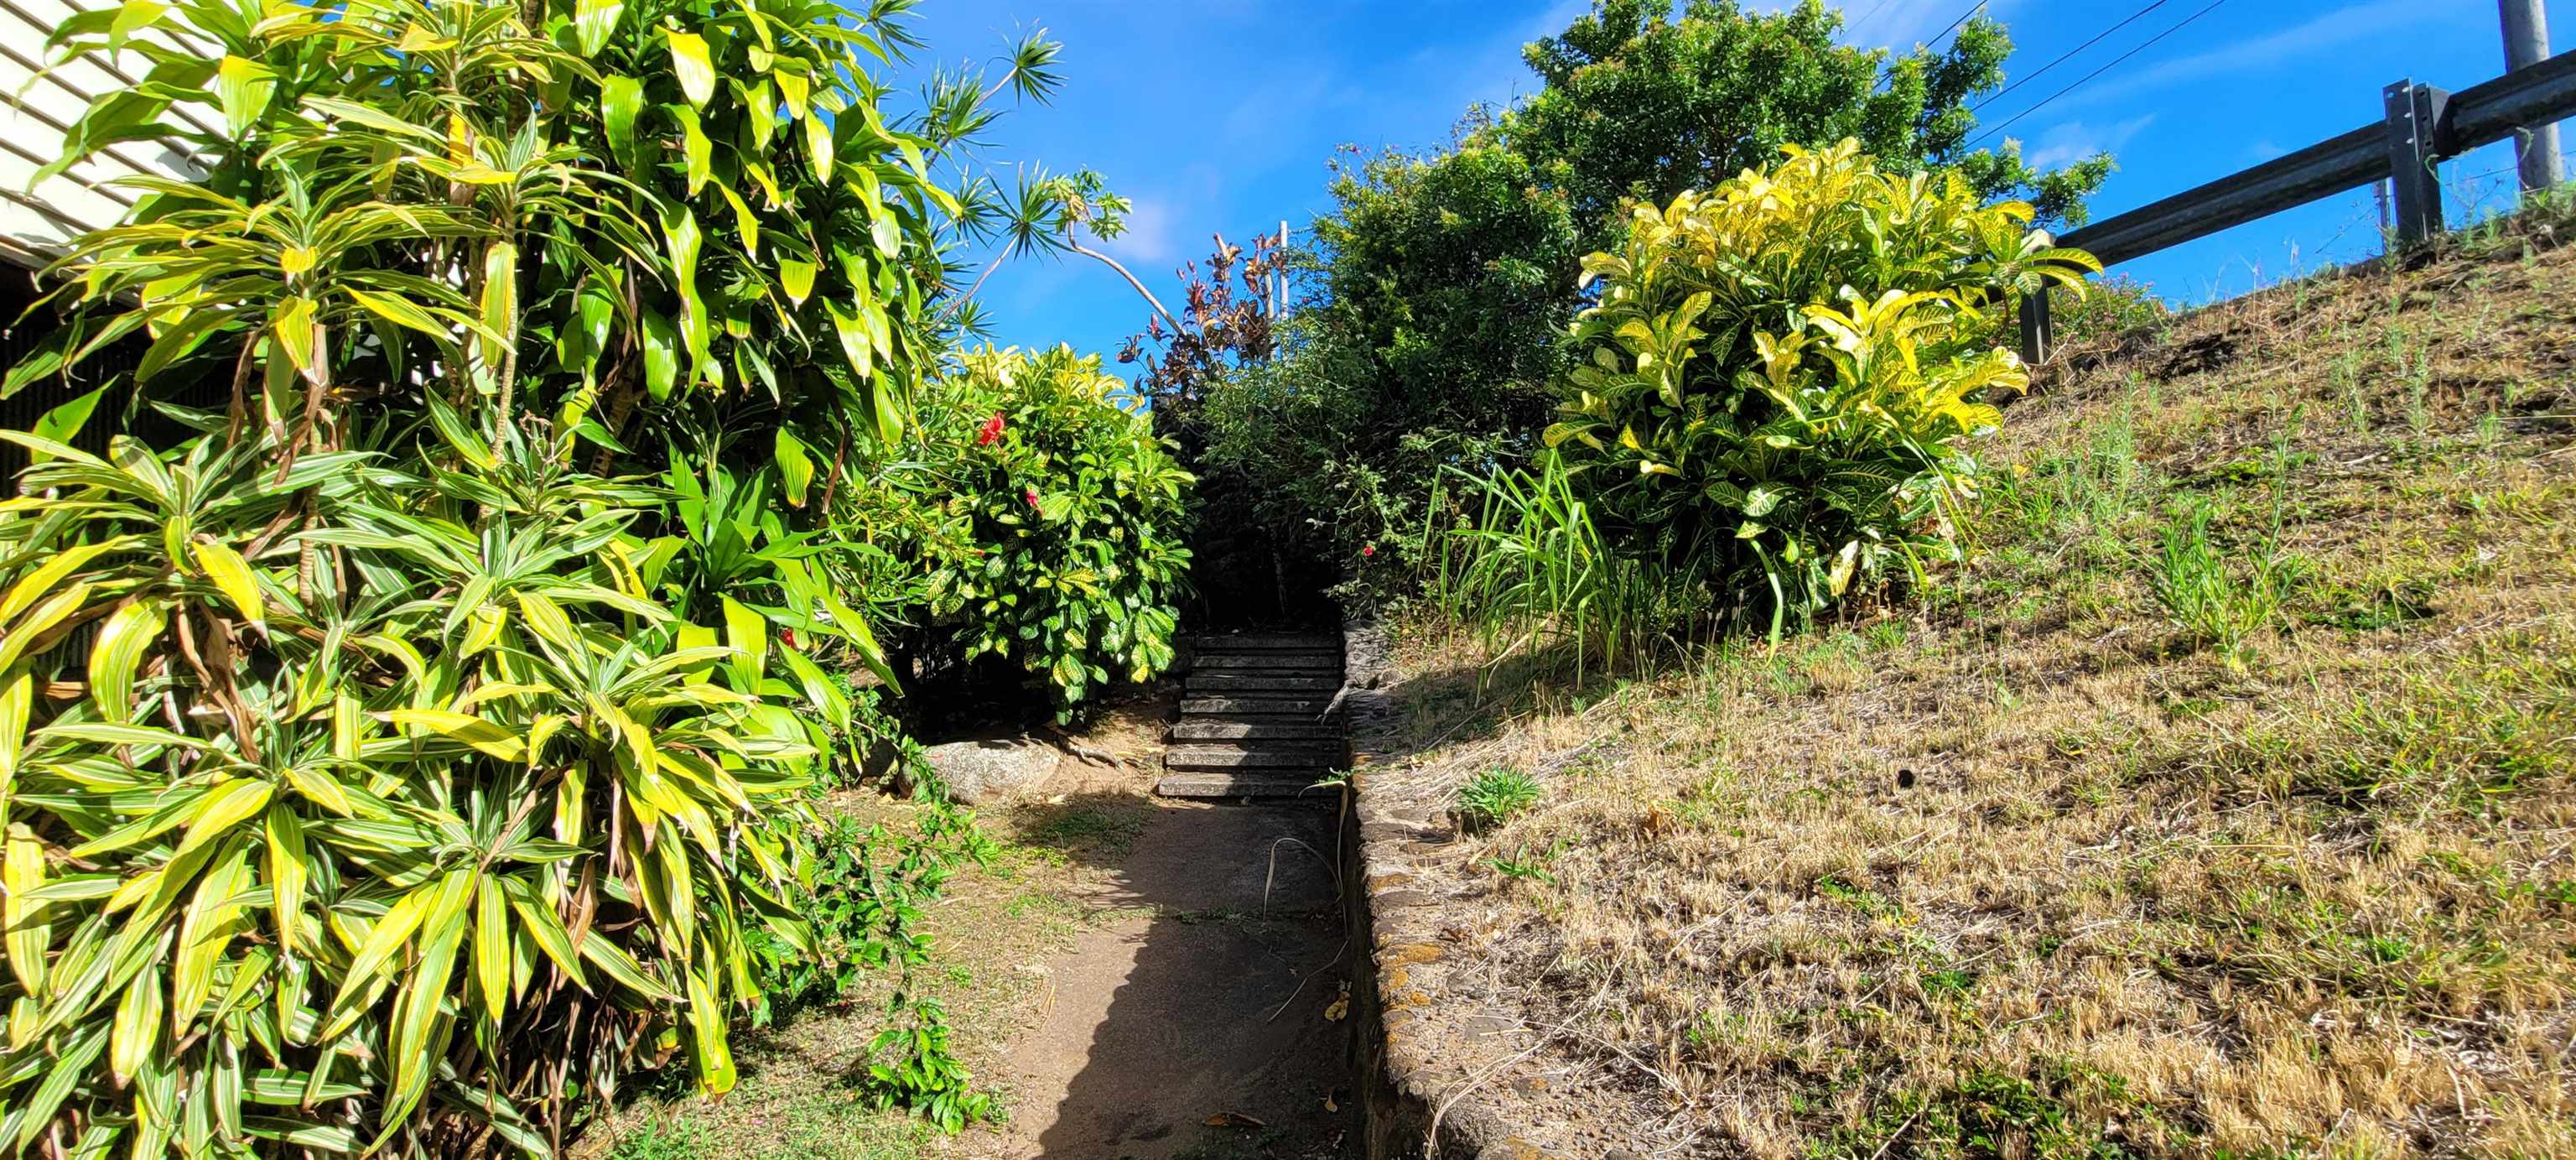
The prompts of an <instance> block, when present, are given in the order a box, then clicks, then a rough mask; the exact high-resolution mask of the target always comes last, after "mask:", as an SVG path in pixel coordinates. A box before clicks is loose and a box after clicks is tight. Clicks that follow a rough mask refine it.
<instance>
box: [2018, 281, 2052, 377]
mask: <svg viewBox="0 0 2576 1160" xmlns="http://www.w3.org/2000/svg"><path fill="white" fill-rule="evenodd" d="M2056 347H2057V320H2056V319H2053V318H2050V317H2049V316H2048V291H2046V290H2042V291H2040V292H2039V293H2037V294H2024V295H2022V296H2021V361H2022V363H2023V364H2024V365H2026V366H2034V367H2035V366H2038V365H2039V364H2041V363H2043V362H2046V361H2048V356H2049V354H2050V352H2051V351H2053V350H2055V349H2056Z"/></svg>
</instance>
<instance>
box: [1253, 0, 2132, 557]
mask: <svg viewBox="0 0 2576 1160" xmlns="http://www.w3.org/2000/svg"><path fill="white" fill-rule="evenodd" d="M1842 24H1843V18H1842V16H1841V14H1840V13H1839V12H1837V11H1835V10H1833V9H1830V8H1828V7H1826V6H1825V5H1824V4H1823V3H1822V2H1821V0H1803V2H1802V3H1800V4H1799V5H1797V6H1796V7H1794V8H1792V9H1790V10H1788V11H1786V12H1782V13H1778V14H1763V13H1758V12H1749V11H1747V10H1745V8H1744V7H1743V6H1741V5H1739V4H1737V3H1734V2H1732V0H1690V2H1689V3H1688V4H1687V5H1685V6H1683V7H1682V8H1680V9H1679V10H1678V11H1676V10H1675V9H1674V8H1673V6H1672V5H1671V4H1670V3H1669V2H1668V0H1596V3H1595V6H1594V10H1593V11H1592V12H1590V13H1588V14H1586V15H1584V16H1582V17H1579V18H1577V19H1576V20H1575V21H1574V22H1573V23H1572V24H1571V25H1570V26H1568V27H1567V28H1566V29H1565V31H1564V32H1562V33H1560V34H1559V35H1556V36H1552V37H1547V38H1545V39H1542V40H1539V41H1537V42H1536V43H1533V44H1531V45H1529V46H1528V48H1527V50H1526V53H1525V56H1526V59H1527V60H1528V63H1529V64H1530V67H1531V68H1532V69H1534V70H1535V71H1536V72H1537V73H1538V76H1539V78H1540V80H1542V81H1543V82H1544V87H1543V88H1541V90H1540V91H1539V92H1538V93H1536V94H1535V95H1533V96H1531V97H1529V98H1527V99H1526V100H1524V101H1522V102H1520V103H1519V104H1518V105H1517V106H1515V107H1513V108H1509V109H1504V110H1500V111H1487V110H1481V109H1480V110H1475V111H1471V113H1470V117H1469V119H1468V121H1467V122H1466V123H1465V125H1464V126H1463V128H1462V131H1461V133H1460V135H1459V137H1458V140H1457V142H1456V144H1455V146H1454V147H1453V148H1452V149H1450V150H1448V151H1446V152H1442V153H1439V154H1436V155H1433V156H1428V157H1412V156H1404V155H1400V154H1388V155H1386V156H1382V157H1376V158H1372V159H1369V160H1366V161H1364V162H1362V163H1361V164H1359V165H1357V166H1354V167H1349V168H1345V169H1343V170H1342V171H1341V172H1340V173H1339V175H1338V176H1337V178H1336V180H1335V182H1334V185H1333V195H1334V198H1335V202H1336V205H1335V207H1334V209H1333V211H1332V212H1331V213H1328V214H1326V215H1324V216H1322V217H1320V218H1318V219H1317V220H1316V221H1315V223H1314V230H1313V232H1314V236H1315V248H1314V253H1313V255H1312V266H1313V274H1312V277H1313V278H1314V279H1316V280H1317V282H1319V286H1318V289H1319V290H1320V293H1319V295H1318V298H1317V301H1316V303H1315V304H1314V305H1313V306H1312V307H1311V308H1309V309H1307V310H1305V311H1303V312H1302V313H1301V314H1300V315H1299V316H1298V317H1297V318H1296V319H1295V320H1294V321H1293V322H1292V324H1291V325H1290V326H1289V327H1287V328H1286V334H1287V336H1286V338H1285V339H1284V340H1283V346H1282V350H1283V351H1284V355H1283V357H1282V358H1280V359H1278V360H1276V361H1275V362H1273V363H1272V364H1270V365H1267V366H1254V367H1249V368H1246V369H1244V370H1242V371H1239V372H1237V373H1235V374H1233V375H1232V376H1231V378H1230V388H1229V389H1228V390H1223V391H1218V392H1214V393H1212V394H1211V395H1210V400H1209V403H1208V412H1209V414H1210V416H1211V422H1212V423H1213V424H1215V425H1216V426H1217V427H1219V428H1221V429H1219V430H1216V431H1214V432H1212V433H1211V434H1210V435H1209V437H1208V451H1207V470H1206V474H1208V475H1209V476H1210V484H1209V487H1210V490H1211V491H1225V490H1231V489H1232V487H1233V485H1232V484H1231V483H1230V482H1229V481H1228V479H1227V478H1226V477H1227V476H1229V475H1233V476H1241V477H1243V478H1245V479H1247V480H1249V481H1250V482H1249V484H1248V486H1247V489H1246V490H1248V491H1249V492H1250V493H1251V494H1252V495H1254V496H1255V497H1257V502H1258V503H1259V505H1260V506H1261V508H1262V510H1263V511H1264V512H1265V513H1266V515H1265V524H1266V528H1267V530H1268V531H1270V532H1271V533H1272V534H1273V535H1275V536H1277V537H1279V538H1280V539H1281V540H1283V541H1285V542H1291V543H1298V544H1300V545H1303V546H1306V547H1308V548H1311V549H1319V550H1322V551H1324V552H1326V553H1328V554H1329V555H1330V556H1331V558H1333V559H1336V560H1339V561H1343V562H1345V563H1346V564H1347V565H1348V566H1350V567H1351V568H1352V569H1353V572H1352V575H1353V576H1354V577H1355V578H1356V579H1357V580H1358V582H1359V583H1358V584H1357V586H1356V589H1355V590H1376V591H1389V590H1392V589H1393V588H1395V587H1397V586H1400V585H1402V584H1403V583H1405V582H1406V577H1407V576H1408V575H1409V574H1410V572H1411V570H1412V569H1414V568H1416V567H1418V566H1419V565H1420V564H1421V563H1422V562H1423V561H1422V559H1421V556H1420V552H1421V550H1422V549H1423V548H1424V547H1425V546H1426V545H1427V544H1428V543H1429V542H1430V541H1428V540H1426V538H1425V536H1426V533H1427V532H1428V531H1429V530H1431V529H1433V528H1435V527H1445V526H1446V525H1447V523H1448V522H1450V521H1451V520H1453V519H1454V518H1456V517H1457V516H1458V515H1460V514H1463V513H1459V512H1455V511H1448V510H1435V509H1437V508H1441V507H1442V504H1443V502H1444V501H1443V500H1442V499H1441V491H1440V483H1439V480H1440V478H1441V476H1442V474H1443V472H1444V470H1445V469H1447V468H1449V467H1453V466H1454V467H1460V468H1464V469H1466V470H1468V471H1470V472H1471V473H1473V474H1478V475H1481V474H1482V473H1483V472H1484V470H1485V469H1486V468H1487V467H1489V466H1492V465H1494V464H1497V463H1500V464H1506V465H1508V464H1511V463H1515V462H1519V461H1521V460H1522V458H1523V457H1524V456H1525V455H1526V454H1527V452H1528V451H1529V450H1530V449H1531V447H1532V445H1533V442H1534V439H1535V436H1536V435H1537V433H1538V431H1539V430H1540V429H1541V428H1542V427H1544V426H1545V425H1546V422H1547V413H1548V411H1549V408H1550V407H1551V406H1552V405H1553V399H1552V397H1551V395H1550V392H1549V391H1548V389H1547V388H1546V386H1545V384H1546V383H1547V382H1548V380H1549V379H1550V377H1551V376H1552V375H1554V374H1556V373H1557V371H1558V370H1559V368H1560V365H1561V361H1562V358H1563V352H1562V351H1561V349H1560V345H1561V342H1562V340H1563V337H1564V335H1565V334H1566V332H1567V328H1568V327H1569V326H1570V324H1571V323H1572V322H1573V321H1574V317H1575V314H1576V312H1577V311H1578V310H1579V309H1581V308H1582V307H1583V306H1584V305H1585V299H1584V296H1583V295H1582V294H1581V293H1580V292H1579V291H1578V290H1577V287H1576V285H1575V279H1576V275H1577V273H1578V270H1577V266H1578V261H1577V259H1578V256H1579V255H1581V254H1583V253H1585V252H1587V251H1591V250H1598V249H1606V248H1613V247H1615V246H1616V245H1617V244H1618V241H1619V237H1620V235H1621V234H1622V233H1623V232H1624V230H1625V229H1626V220H1627V219H1626V217H1625V215H1624V213H1623V212H1622V210H1621V207H1622V205H1623V204H1625V203H1626V202H1628V201H1629V200H1631V199H1643V200H1644V201H1646V202H1648V203H1650V204H1657V205H1660V204H1664V203H1667V202H1669V201H1670V200H1671V199H1672V198H1673V197H1674V196H1676V195H1678V194H1679V193H1681V192H1682V191H1684V190H1688V189H1702V190H1705V189H1709V188H1711V187H1713V186H1715V185H1717V184H1718V183H1719V182H1721V181H1723V180H1725V179H1727V178H1730V177H1733V176H1734V175H1735V174H1736V173H1738V172H1740V171H1742V170H1745V169H1756V170H1762V169H1768V168H1770V167H1771V166H1772V165H1773V164H1775V163H1776V162H1777V161H1778V160H1779V158H1780V156H1781V150H1782V148H1783V147H1784V146H1790V145H1797V146H1803V147H1807V148H1822V147H1827V146H1831V145H1833V144H1834V143H1835V142H1838V141H1841V140H1843V139H1845V138H1854V139H1857V140H1858V141H1859V142H1860V148H1861V149H1862V150H1863V151H1864V152H1867V153H1869V154H1872V155H1873V156H1875V157H1876V158H1877V164H1878V166H1879V167H1880V169H1882V170H1883V171H1885V172H1889V173H1896V174H1909V173H1918V172H1931V171H1943V172H1948V173H1952V174H1956V175H1958V176H1959V177H1960V178H1961V179H1962V180H1963V181H1964V183H1965V187H1966V188H1967V189H1968V190H1969V192H1970V194H1971V196H1973V197H1974V198H1977V199H1981V200H1985V201H1996V200H2000V199H2005V198H2018V199H2026V200H2028V201H2030V202H2032V203H2033V204H2034V205H2035V207H2036V209H2037V212H2038V214H2039V215H2040V216H2041V217H2042V218H2043V219H2048V218H2056V219H2063V220H2080V218H2081V217H2082V214H2083V204H2082V199H2083V197H2084V196H2085V195H2086V194H2089V193H2091V192H2092V191H2093V190H2094V189H2095V188H2097V187H2098V186H2099V185H2100V184H2101V182H2102V180H2103V178H2104V177H2105V176H2106V175H2107V174H2108V172H2109V169H2110V160H2109V159H2108V158H2107V157H2095V158H2092V159H2090V160H2087V161H2085V162H2082V163H2079V164H2077V165H2075V166H2072V167H2069V168H2067V169H2064V170H2057V171H2048V172H2042V171H2038V170H2034V169H2033V168H2031V167H2030V166H2029V165H2027V164H2026V163H2025V162H2024V161H2023V160H2022V158H2021V155H2020V152H2019V148H2018V146H2017V145H2013V144H2010V143H2007V144H2006V145H2005V146H2004V147H2003V148H2002V149H2001V150H1999V151H1988V150H1970V149H1969V148H1968V147H1967V144H1966V142H1967V140H1968V138H1969V136H1970V134H1971V133H1972V131H1973V129H1974V125H1975V118H1974V116H1973V115H1972V114H1971V113H1970V111H1969V110H1968V104H1969V103H1970V102H1971V101H1972V100H1974V99H1975V98H1976V97H1977V96H1978V95H1980V94H1982V93H1986V92H1990V91H1992V90H1994V89H1995V88H1996V87H1997V86H1998V85H2000V84H2001V83H2002V80H2003V73H2002V62H2003V60H2004V59H2005V57H2006V56H2007V55H2008V54H2009V53H2010V52H2011V47H2012V46H2011V41H2010V39H2009V38H2008V37H2007V36H2006V35H2005V33H2004V30H2003V27H2002V26H2001V25H1999V24H1997V23H1995V22H1993V21H1991V20H1987V19H1984V18H1982V17H1980V18H1977V19H1971V20H1969V21H1967V22H1965V23H1964V24H1963V25H1961V27H1960V30H1959V35H1958V36H1957V37H1956V38H1955V39H1954V40H1953V41H1952V42H1951V43H1950V44H1949V45H1948V46H1947V47H1945V48H1943V49H1941V50H1938V51H1935V50H1932V49H1928V48H1919V47H1918V48H1916V49H1915V50H1913V51H1911V52H1908V53H1905V54H1902V55H1893V56H1892V55H1890V54H1889V53H1886V52H1884V51H1879V50H1862V49H1854V48H1848V47H1845V46H1842V45H1839V44H1836V43H1835V42H1834V36H1835V34H1836V33H1837V32H1838V31H1839V30H1840V29H1841V27H1842ZM1229 395H1231V396H1235V397H1233V398H1228V397H1227V396H1229Z"/></svg>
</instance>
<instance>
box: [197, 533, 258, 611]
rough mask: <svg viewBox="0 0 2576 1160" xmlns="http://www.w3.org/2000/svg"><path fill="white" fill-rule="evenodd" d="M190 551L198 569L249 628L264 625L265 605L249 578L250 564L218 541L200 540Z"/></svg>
mask: <svg viewBox="0 0 2576 1160" xmlns="http://www.w3.org/2000/svg"><path fill="white" fill-rule="evenodd" d="M193 549H194V551H195V553H196V557H197V569H198V570H199V571H201V572H204V573H205V574H206V578H207V579H209V580H212V581H214V582H215V587H216V588H217V589H219V590H221V591H222V592H223V594H224V599H226V600H230V601H232V604H233V608H235V609H236V610H238V611H239V612H240V613H241V614H242V617H243V618H244V619H246V620H248V621H250V622H251V623H252V624H265V623H266V622H267V620H268V605H267V602H266V601H265V600H263V599H261V598H260V594H259V580H258V578H257V577H256V576H254V575H252V573H251V570H250V562H249V561H247V560H244V559H242V557H241V553H239V552H236V551H234V550H233V549H232V545H230V544H226V543H223V542H221V541H219V540H199V541H197V542H196V544H195V545H194V546H193Z"/></svg>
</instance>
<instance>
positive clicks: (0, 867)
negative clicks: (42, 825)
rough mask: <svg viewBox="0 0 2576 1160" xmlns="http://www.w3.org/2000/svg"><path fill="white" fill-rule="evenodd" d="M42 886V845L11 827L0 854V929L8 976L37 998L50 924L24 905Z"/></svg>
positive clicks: (25, 830) (26, 832)
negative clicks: (1, 890)
mask: <svg viewBox="0 0 2576 1160" xmlns="http://www.w3.org/2000/svg"><path fill="white" fill-rule="evenodd" d="M44 882H45V844H44V842H42V841H41V840H39V839H38V838H37V837H36V832H35V831H33V830H30V829H28V828H27V827H26V826H25V825H23V824H17V823H12V824H11V825H10V827H9V838H8V845H7V849H6V850H0V886H6V887H7V888H8V892H7V893H6V894H5V895H0V925H5V928H6V930H7V932H8V934H7V940H6V941H7V943H8V947H9V973H10V974H13V975H15V976H17V978H18V987H19V989H20V991H21V992H22V993H24V994H29V995H40V994H43V993H44V986H45V968H46V959H45V948H46V946H47V945H48V944H50V943H52V942H53V924H52V923H50V922H46V921H43V920H40V919H38V918H37V917H36V915H37V913H38V911H39V910H40V909H41V908H40V907H39V906H37V905H35V904H32V903H30V902H28V901H27V895H28V893H29V892H30V891H33V890H35V889H36V888H37V887H39V886H42V885H44Z"/></svg>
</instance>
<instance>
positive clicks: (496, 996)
mask: <svg viewBox="0 0 2576 1160" xmlns="http://www.w3.org/2000/svg"><path fill="white" fill-rule="evenodd" d="M509 914H510V912H509V904H508V903H507V901H506V900H504V899H503V898H502V897H501V884H500V882H499V881H497V880H495V879H492V878H489V877H486V878H484V879H483V880H482V881H481V882H480V883H477V884H476V885H475V887H474V981H475V982H476V983H478V984H480V985H481V987H480V989H481V992H482V996H483V1011H484V1013H485V1014H487V1015H489V1016H491V1018H492V1019H493V1021H494V1022H499V1021H500V1018H501V1015H502V1013H503V1012H504V1011H505V1010H506V1009H507V1008H508V1006H509V1002H510V918H509Z"/></svg>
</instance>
